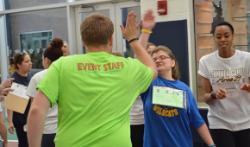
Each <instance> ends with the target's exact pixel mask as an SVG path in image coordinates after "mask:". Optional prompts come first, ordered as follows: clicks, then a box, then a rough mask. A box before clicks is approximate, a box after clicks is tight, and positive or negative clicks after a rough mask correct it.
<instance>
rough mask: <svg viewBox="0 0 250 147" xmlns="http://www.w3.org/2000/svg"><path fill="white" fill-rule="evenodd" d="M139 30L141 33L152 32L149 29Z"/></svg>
mask: <svg viewBox="0 0 250 147" xmlns="http://www.w3.org/2000/svg"><path fill="white" fill-rule="evenodd" d="M141 32H142V33H148V34H151V33H152V31H151V30H149V29H141Z"/></svg>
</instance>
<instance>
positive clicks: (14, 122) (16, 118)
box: [8, 52, 32, 147]
mask: <svg viewBox="0 0 250 147" xmlns="http://www.w3.org/2000/svg"><path fill="white" fill-rule="evenodd" d="M14 64H15V68H16V71H15V72H14V73H13V75H12V78H14V80H13V82H15V83H18V84H22V85H24V86H28V84H29V81H30V79H31V77H32V75H31V74H30V70H31V68H32V62H31V59H30V56H29V54H27V53H26V52H22V53H17V54H16V55H15V56H14ZM29 108H30V101H29V103H28V105H27V107H26V110H25V112H24V114H21V113H18V112H12V111H11V110H8V122H9V129H8V130H9V132H10V133H12V134H13V133H14V128H15V130H16V134H17V138H18V147H28V140H27V133H26V132H25V131H24V126H25V124H26V121H27V116H28V113H29Z"/></svg>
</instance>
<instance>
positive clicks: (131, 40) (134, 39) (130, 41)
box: [128, 37, 139, 44]
mask: <svg viewBox="0 0 250 147" xmlns="http://www.w3.org/2000/svg"><path fill="white" fill-rule="evenodd" d="M136 40H139V38H138V37H136V38H133V39H130V40H128V43H129V44H130V43H132V42H133V41H136Z"/></svg>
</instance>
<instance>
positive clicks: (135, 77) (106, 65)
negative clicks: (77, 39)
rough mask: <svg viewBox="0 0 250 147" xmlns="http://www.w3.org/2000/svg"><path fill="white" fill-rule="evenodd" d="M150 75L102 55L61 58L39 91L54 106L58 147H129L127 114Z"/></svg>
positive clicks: (142, 68) (136, 63) (147, 70)
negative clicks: (56, 114)
mask: <svg viewBox="0 0 250 147" xmlns="http://www.w3.org/2000/svg"><path fill="white" fill-rule="evenodd" d="M152 79H153V71H152V70H151V69H150V68H148V67H146V66H145V65H143V64H142V63H141V62H139V61H138V60H137V59H132V58H123V57H118V56H114V55H111V54H109V53H106V52H94V53H87V54H85V55H74V56H69V57H62V58H60V59H59V60H57V61H55V62H54V63H53V64H52V65H51V66H50V68H49V69H48V73H47V75H46V76H45V77H44V79H43V80H42V81H41V83H40V84H39V86H38V88H39V90H41V91H42V92H43V93H44V94H45V95H46V96H47V97H48V99H49V101H50V103H51V104H52V105H54V104H55V103H58V109H59V110H58V113H59V114H58V131H57V134H56V138H55V143H56V146H57V147H130V146H131V142H130V128H129V125H130V124H129V111H130V108H131V106H132V104H133V102H134V101H135V99H136V97H137V96H138V95H139V94H140V93H142V92H144V91H146V89H147V88H148V86H149V85H150V83H151V81H152Z"/></svg>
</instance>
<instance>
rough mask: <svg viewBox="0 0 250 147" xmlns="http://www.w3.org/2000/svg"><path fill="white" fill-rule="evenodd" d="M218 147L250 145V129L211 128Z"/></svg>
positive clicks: (246, 146) (245, 146)
mask: <svg viewBox="0 0 250 147" xmlns="http://www.w3.org/2000/svg"><path fill="white" fill-rule="evenodd" d="M210 132H211V135H212V137H213V140H214V142H215V144H216V147H249V146H250V129H246V130H241V131H234V132H232V131H228V130H225V129H210Z"/></svg>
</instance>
